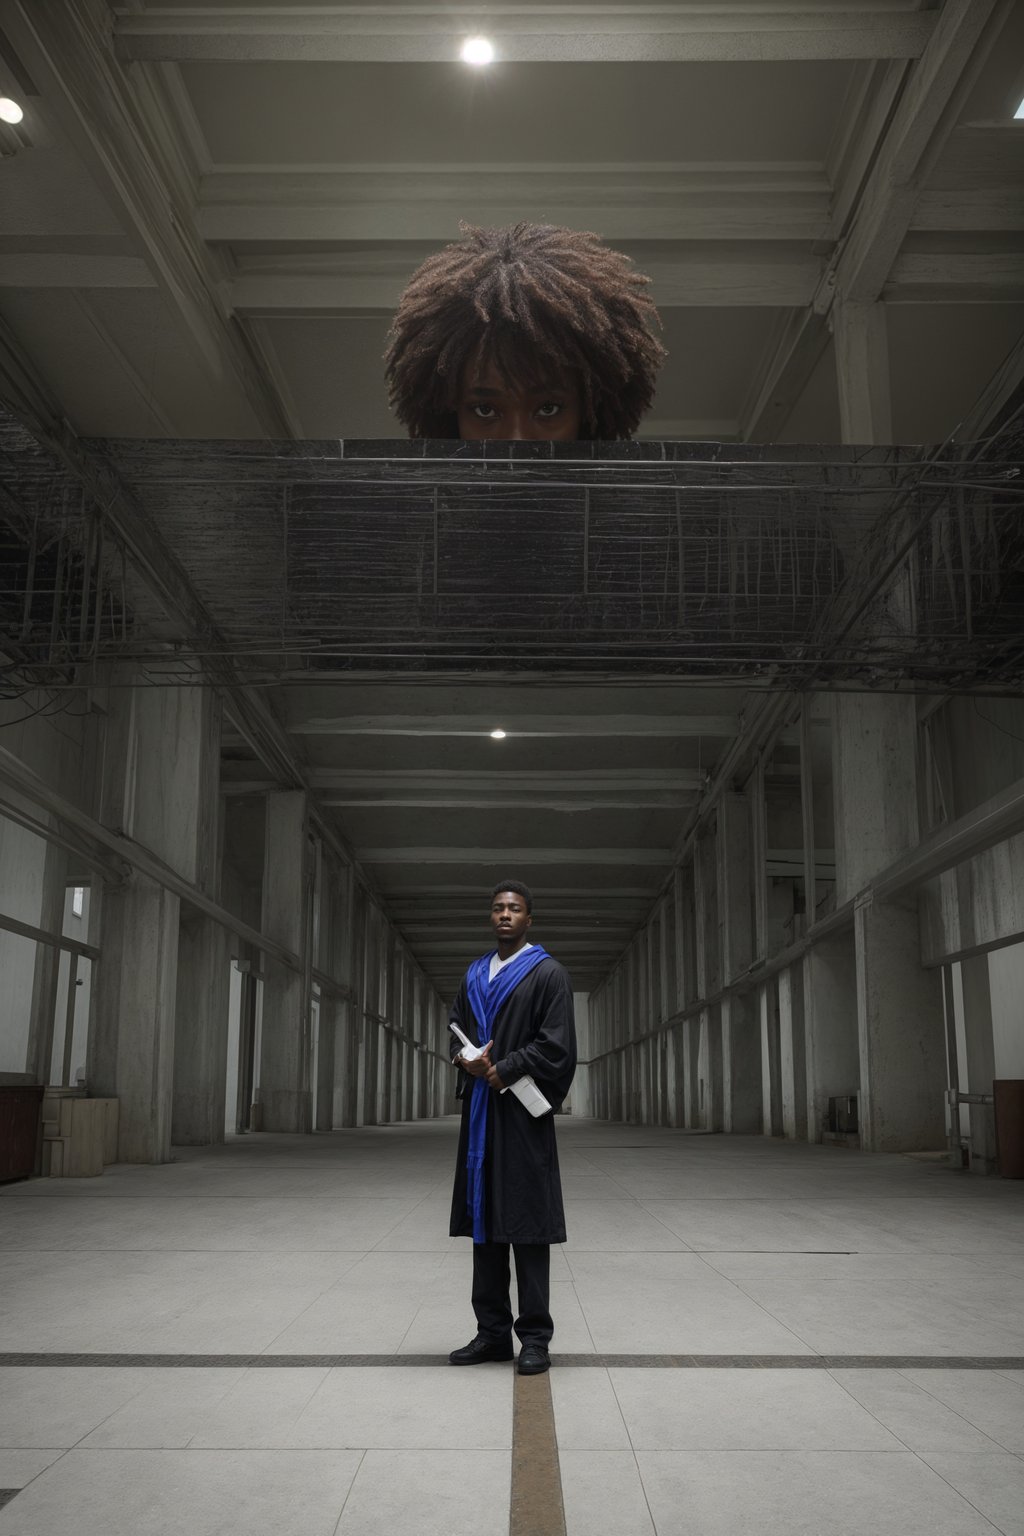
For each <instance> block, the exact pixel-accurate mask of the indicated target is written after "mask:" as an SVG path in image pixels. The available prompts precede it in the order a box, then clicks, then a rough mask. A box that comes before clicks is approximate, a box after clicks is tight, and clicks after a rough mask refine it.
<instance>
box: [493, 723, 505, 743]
mask: <svg viewBox="0 0 1024 1536" xmlns="http://www.w3.org/2000/svg"><path fill="white" fill-rule="evenodd" d="M491 740H492V741H504V740H505V732H504V731H503V730H502V728H501V726H500V725H499V726H498V728H497V729H496V730H493V731H492V732H491Z"/></svg>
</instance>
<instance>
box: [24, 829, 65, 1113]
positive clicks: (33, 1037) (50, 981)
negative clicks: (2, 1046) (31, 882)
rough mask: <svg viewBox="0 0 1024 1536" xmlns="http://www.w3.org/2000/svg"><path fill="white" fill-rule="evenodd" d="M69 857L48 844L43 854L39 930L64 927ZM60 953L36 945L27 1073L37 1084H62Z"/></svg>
mask: <svg viewBox="0 0 1024 1536" xmlns="http://www.w3.org/2000/svg"><path fill="white" fill-rule="evenodd" d="M67 871H68V856H67V854H66V853H65V851H64V849H63V848H58V847H56V846H55V845H54V844H53V843H47V844H46V846H45V851H44V853H43V867H42V899H41V902H40V909H39V919H38V921H39V927H40V928H48V929H49V930H50V932H51V933H60V932H61V929H62V927H63V924H64V903H65V896H66V892H67ZM60 957H61V951H60V950H59V949H57V948H56V946H55V945H53V944H37V945H36V960H35V974H34V976H33V979H32V1008H31V1012H30V1014H29V1033H28V1051H27V1054H26V1059H25V1070H26V1072H31V1073H32V1076H33V1078H34V1079H35V1081H36V1082H37V1083H49V1082H59V1081H60V1063H58V1064H57V1070H56V1072H54V1071H53V1036H54V1025H55V1022H56V1016H55V1009H56V1006H57V978H58V974H59V971H60Z"/></svg>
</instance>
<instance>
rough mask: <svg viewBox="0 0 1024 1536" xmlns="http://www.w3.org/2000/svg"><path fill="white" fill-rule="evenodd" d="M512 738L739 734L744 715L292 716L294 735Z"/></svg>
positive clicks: (496, 713)
mask: <svg viewBox="0 0 1024 1536" xmlns="http://www.w3.org/2000/svg"><path fill="white" fill-rule="evenodd" d="M499 725H500V726H502V727H503V728H504V729H505V730H506V731H507V732H508V739H509V740H513V739H515V740H518V739H519V738H520V737H524V738H552V739H558V738H562V737H573V736H610V737H613V738H616V739H617V738H621V737H625V736H638V737H643V736H673V737H694V736H721V737H727V738H731V737H733V736H738V735H739V731H740V723H739V718H738V715H640V714H636V715H629V714H622V713H619V714H608V715H604V714H589V715H583V714H580V715H570V714H561V713H559V714H552V715H540V714H521V713H520V712H519V711H518V710H513V711H512V712H511V713H510V714H509V715H502V712H501V706H500V703H496V704H495V708H494V711H493V712H492V713H491V714H489V715H475V714H457V715H444V714H432V715H333V716H332V715H322V716H313V717H310V718H307V719H304V720H303V719H298V720H292V721H289V723H288V730H289V732H290V733H291V735H293V736H476V737H489V736H490V734H491V732H492V731H493V730H495V729H496V728H497V727H498V726H499Z"/></svg>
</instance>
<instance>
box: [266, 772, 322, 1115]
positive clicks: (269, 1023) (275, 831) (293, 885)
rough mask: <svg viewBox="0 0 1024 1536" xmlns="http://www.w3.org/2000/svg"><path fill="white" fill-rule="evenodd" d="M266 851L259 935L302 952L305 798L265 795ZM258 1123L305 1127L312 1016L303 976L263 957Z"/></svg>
mask: <svg viewBox="0 0 1024 1536" xmlns="http://www.w3.org/2000/svg"><path fill="white" fill-rule="evenodd" d="M265 828H266V830H265V837H264V849H263V932H264V933H265V934H266V935H267V937H268V938H271V939H274V940H276V942H277V943H278V944H283V945H285V946H287V948H288V949H290V950H292V951H293V953H295V954H297V955H299V956H300V958H301V957H302V955H303V954H304V951H305V945H306V942H307V922H306V902H307V880H308V856H307V836H306V796H305V794H304V793H303V792H302V791H301V790H284V791H280V792H276V793H274V794H270V795H268V796H267V802H266V821H265ZM263 968H264V978H265V979H264V983H263V1029H262V1036H261V1050H260V1106H261V1115H260V1125H261V1129H263V1130H265V1131H291V1132H295V1131H310V1130H311V1129H312V1123H313V1121H312V1095H311V1091H310V1033H309V1029H310V1019H309V1004H310V1000H309V997H308V995H307V989H306V983H305V978H304V976H303V975H302V973H301V972H296V971H293V970H291V969H290V968H289V967H288V966H286V965H284V964H283V963H282V962H281V961H280V960H276V959H274V958H273V956H271V955H269V954H265V955H264V957H263Z"/></svg>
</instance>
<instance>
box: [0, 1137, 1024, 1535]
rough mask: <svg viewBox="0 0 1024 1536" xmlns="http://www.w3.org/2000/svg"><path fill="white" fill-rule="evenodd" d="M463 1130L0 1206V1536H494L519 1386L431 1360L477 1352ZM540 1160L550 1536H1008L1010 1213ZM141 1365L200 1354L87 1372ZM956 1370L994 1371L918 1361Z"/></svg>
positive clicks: (593, 1142) (184, 1164) (17, 1192)
mask: <svg viewBox="0 0 1024 1536" xmlns="http://www.w3.org/2000/svg"><path fill="white" fill-rule="evenodd" d="M455 1131H456V1126H455V1122H454V1121H451V1120H449V1121H442V1122H434V1123H428V1124H422V1125H399V1126H393V1127H386V1128H380V1129H368V1130H364V1131H351V1132H339V1133H336V1134H335V1135H332V1136H329V1137H327V1136H324V1137H313V1138H300V1137H271V1136H264V1137H248V1138H245V1139H244V1140H242V1141H237V1142H234V1143H232V1144H231V1145H229V1146H228V1147H225V1148H221V1149H206V1150H202V1151H188V1152H182V1153H181V1154H180V1157H179V1160H178V1161H176V1162H175V1163H173V1164H170V1165H168V1166H166V1167H159V1168H129V1167H118V1168H112V1169H108V1170H107V1172H106V1173H105V1174H104V1176H103V1177H102V1178H101V1179H96V1180H75V1181H71V1180H63V1181H58V1180H47V1181H36V1182H32V1183H27V1184H20V1185H14V1186H7V1187H6V1188H4V1189H2V1190H0V1353H2V1354H4V1355H5V1359H6V1361H7V1363H6V1364H4V1365H3V1367H2V1368H0V1447H2V1449H0V1490H5V1489H6V1490H10V1489H20V1490H21V1492H19V1493H18V1494H17V1495H16V1496H15V1497H13V1498H12V1499H10V1500H9V1502H7V1503H6V1504H3V1497H2V1492H0V1505H2V1507H0V1536H15V1533H17V1536H44V1533H45V1536H72V1533H74V1536H101V1533H102V1536H120V1533H124V1536H157V1533H160V1536H164V1533H166V1536H171V1533H174V1536H178V1533H180V1532H181V1531H186V1530H187V1531H191V1532H195V1533H196V1536H208V1533H209V1536H235V1533H236V1532H237V1533H239V1536H241V1533H243V1532H244V1533H246V1536H264V1533H265V1536H278V1533H282V1536H287V1533H291V1532H296V1533H298V1532H301V1533H302V1536H320V1533H322V1536H373V1533H376V1532H381V1533H384V1532H387V1533H388V1536H401V1533H402V1532H409V1533H415V1536H431V1533H434V1532H437V1533H438V1536H461V1533H462V1532H466V1533H470V1532H472V1533H473V1536H491V1533H492V1532H493V1533H494V1536H499V1533H500V1536H504V1533H506V1532H507V1531H508V1519H509V1476H510V1457H511V1448H512V1388H513V1381H514V1377H513V1374H512V1372H511V1370H510V1368H508V1367H502V1366H486V1367H480V1368H478V1369H475V1370H472V1371H454V1370H452V1369H451V1368H450V1367H448V1366H447V1365H445V1364H444V1356H445V1355H446V1354H447V1351H448V1350H449V1349H450V1348H452V1347H453V1345H456V1344H461V1343H464V1342H465V1340H466V1339H468V1338H469V1337H470V1336H471V1334H472V1332H473V1323H472V1317H471V1313H470V1310H469V1305H468V1295H469V1269H470V1245H469V1244H468V1243H467V1242H465V1241H457V1242H455V1241H452V1240H451V1239H449V1238H448V1237H447V1235H446V1234H447V1224H448V1206H449V1192H450V1181H451V1168H452V1162H453V1159H454V1150H455ZM559 1140H560V1146H561V1151H562V1165H563V1173H564V1186H565V1192H566V1204H567V1214H568V1222H569V1235H570V1238H569V1242H568V1243H567V1244H566V1245H565V1247H564V1248H562V1249H558V1250H555V1252H554V1254H553V1265H552V1281H553V1285H552V1294H553V1311H554V1314H555V1320H556V1325H557V1329H558V1332H557V1335H556V1339H555V1350H556V1355H560V1356H561V1357H562V1361H561V1364H557V1363H556V1369H555V1370H554V1371H553V1372H552V1376H551V1388H552V1395H553V1401H554V1409H555V1423H556V1431H557V1437H558V1450H559V1458H560V1464H561V1473H562V1488H563V1495H564V1502H565V1517H566V1529H567V1532H568V1536H605V1533H607V1536H634V1533H636V1536H641V1533H642V1536H652V1533H656V1536H675V1533H677V1532H678V1533H683V1532H686V1533H687V1536H690V1533H693V1532H699V1533H701V1536H719V1533H721V1536H738V1533H744V1532H750V1533H756V1536H774V1533H776V1532H777V1533H779V1536H802V1533H805V1532H806V1533H808V1536H812V1533H813V1536H819V1533H820V1532H821V1531H823V1530H826V1529H827V1530H828V1531H829V1532H830V1536H847V1533H849V1536H853V1533H854V1532H855V1531H856V1532H858V1533H859V1532H863V1531H871V1532H872V1533H874V1536H890V1533H891V1536H897V1533H899V1536H917V1533H920V1536H982V1533H991V1532H993V1531H1000V1532H1003V1533H1004V1536H1024V1369H1022V1368H1021V1366H1020V1362H1021V1360H1022V1358H1024V1185H1021V1184H1017V1183H1011V1182H1009V1181H1005V1180H1000V1179H976V1178H971V1177H969V1176H968V1175H966V1174H961V1173H954V1172H951V1171H950V1170H948V1169H946V1168H945V1167H943V1166H941V1165H939V1164H938V1163H935V1162H929V1161H923V1160H918V1159H914V1158H907V1157H868V1156H863V1155H861V1154H859V1153H856V1152H850V1151H844V1150H838V1149H832V1148H824V1147H809V1146H803V1145H797V1144H791V1143H782V1142H779V1141H766V1140H763V1139H761V1138H756V1137H735V1138H733V1137H723V1136H717V1137H710V1136H688V1135H685V1134H684V1133H681V1132H674V1131H662V1130H653V1129H647V1128H638V1127H635V1126H621V1125H603V1124H598V1123H595V1122H573V1121H570V1120H563V1121H561V1122H560V1123H559ZM68 1354H75V1355H79V1356H81V1355H84V1356H86V1357H96V1360H97V1363H96V1364H88V1363H86V1364H84V1365H74V1366H72V1365H69V1364H66V1363H62V1362H61V1361H60V1360H57V1359H54V1358H52V1357H55V1356H61V1355H68ZM154 1354H158V1355H161V1356H165V1357H170V1358H171V1360H173V1359H174V1358H175V1357H183V1356H188V1357H198V1358H191V1359H189V1360H187V1361H185V1360H183V1361H182V1363H181V1364H172V1363H169V1362H168V1361H167V1360H165V1361H164V1362H162V1363H160V1364H154V1363H145V1362H140V1361H139V1360H132V1359H121V1360H116V1361H110V1360H109V1358H108V1357H110V1356H119V1357H126V1356H147V1355H154ZM22 1355H26V1356H34V1357H36V1358H35V1359H34V1361H33V1363H31V1364H29V1363H22V1364H19V1363H17V1359H16V1357H18V1356H22ZM233 1355H238V1356H243V1357H248V1358H245V1359H243V1360H241V1361H233V1360H231V1359H226V1358H224V1357H229V1356H233ZM669 1355H672V1356H690V1355H699V1356H701V1357H702V1359H701V1361H700V1362H699V1363H698V1364H694V1363H693V1362H686V1363H678V1364H677V1365H676V1366H674V1367H673V1366H670V1365H667V1364H666V1363H665V1362H664V1361H663V1359H661V1358H660V1357H665V1356H669ZM737 1355H743V1356H758V1357H761V1363H759V1364H758V1365H757V1366H747V1367H737V1366H736V1365H735V1364H733V1363H732V1362H731V1361H730V1360H729V1357H731V1356H737ZM39 1356H44V1357H48V1358H45V1359H43V1360H39V1359H38V1357H39ZM284 1356H287V1357H289V1358H288V1359H287V1360H283V1359H282V1358H281V1357H284ZM338 1356H371V1357H374V1356H375V1357H390V1359H391V1360H392V1361H393V1363H391V1364H385V1363H382V1362H380V1361H379V1360H377V1361H374V1360H371V1361H369V1362H364V1363H361V1364H356V1363H344V1364H338V1363H334V1362H333V1361H332V1360H331V1359H330V1358H328V1359H326V1360H325V1359H324V1358H323V1357H338ZM596 1356H600V1357H602V1358H601V1361H600V1363H599V1362H598V1361H597V1360H596V1358H595V1357H596ZM611 1356H634V1357H639V1358H638V1359H634V1360H632V1361H629V1362H616V1361H614V1360H609V1359H608V1358H607V1357H611ZM822 1356H829V1357H830V1360H829V1364H828V1366H827V1367H826V1366H825V1365H824V1364H823V1363H822V1361H821V1357H822ZM838 1356H856V1357H864V1356H871V1357H876V1358H875V1359H873V1360H872V1361H871V1363H870V1364H868V1365H860V1366H856V1367H854V1366H852V1365H849V1364H844V1363H843V1361H842V1360H837V1359H836V1358H834V1357H838ZM902 1356H915V1357H918V1359H917V1361H916V1362H907V1361H903V1362H902V1363H899V1357H902ZM296 1357H298V1358H296ZM303 1357H316V1358H310V1359H309V1360H308V1361H304V1359H303ZM424 1357H429V1363H424ZM878 1357H891V1358H890V1359H889V1360H886V1359H884V1358H878ZM964 1357H985V1358H986V1359H988V1358H991V1359H992V1367H991V1368H984V1367H983V1368H977V1361H976V1360H975V1361H973V1362H972V1364H973V1365H974V1367H975V1368H972V1369H963V1368H950V1367H949V1366H947V1365H945V1364H943V1363H942V1362H944V1361H946V1360H948V1359H950V1358H953V1359H963V1358H964ZM204 1359H205V1360H208V1363H204ZM101 1360H102V1361H103V1363H99V1362H100V1361H101ZM587 1360H589V1361H591V1362H592V1363H591V1364H589V1365H587V1366H586V1368H584V1362H585V1361H587ZM433 1361H436V1364H435V1363H433ZM573 1361H576V1362H578V1363H577V1364H575V1365H574V1364H573ZM773 1361H774V1362H776V1363H774V1364H773ZM922 1361H923V1362H925V1363H924V1364H922V1363H921V1362H922ZM930 1361H934V1362H935V1365H931V1364H928V1363H927V1362H930ZM470 1485H472V1489H473V1493H472V1497H467V1489H468V1488H469V1486H470Z"/></svg>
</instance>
